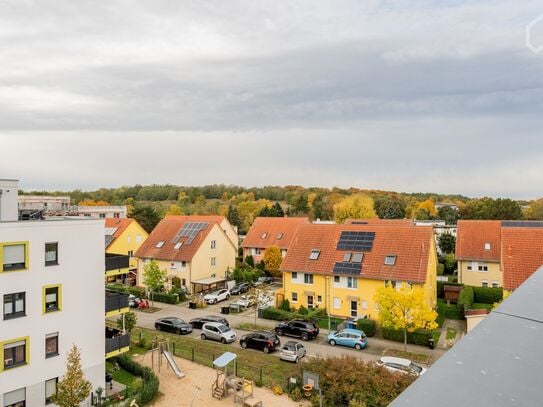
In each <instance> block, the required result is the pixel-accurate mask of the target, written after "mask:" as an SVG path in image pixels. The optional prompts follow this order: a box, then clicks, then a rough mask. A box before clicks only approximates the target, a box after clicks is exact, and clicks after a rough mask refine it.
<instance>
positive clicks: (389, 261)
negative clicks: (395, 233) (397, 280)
mask: <svg viewBox="0 0 543 407" xmlns="http://www.w3.org/2000/svg"><path fill="white" fill-rule="evenodd" d="M385 264H386V265H387V266H393V265H394V264H396V256H395V255H388V256H385Z"/></svg>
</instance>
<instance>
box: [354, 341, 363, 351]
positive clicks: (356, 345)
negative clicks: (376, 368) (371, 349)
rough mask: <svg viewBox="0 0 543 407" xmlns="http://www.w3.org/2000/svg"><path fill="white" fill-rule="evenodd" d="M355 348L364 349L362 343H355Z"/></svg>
mask: <svg viewBox="0 0 543 407" xmlns="http://www.w3.org/2000/svg"><path fill="white" fill-rule="evenodd" d="M354 348H355V349H356V350H360V349H362V345H360V344H359V343H357V344H355V345H354Z"/></svg>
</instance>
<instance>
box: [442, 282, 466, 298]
mask: <svg viewBox="0 0 543 407" xmlns="http://www.w3.org/2000/svg"><path fill="white" fill-rule="evenodd" d="M446 285H454V286H463V285H464V284H460V283H454V282H445V281H438V282H437V283H436V289H437V298H445V290H444V288H443V287H444V286H446Z"/></svg>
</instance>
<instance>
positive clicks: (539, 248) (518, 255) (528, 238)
mask: <svg viewBox="0 0 543 407" xmlns="http://www.w3.org/2000/svg"><path fill="white" fill-rule="evenodd" d="M501 236H502V239H501V240H502V245H501V260H502V270H503V287H504V288H505V289H506V290H514V289H515V288H517V287H518V286H519V285H521V284H522V283H523V282H524V281H525V280H526V279H527V278H528V277H530V276H531V275H532V274H533V273H534V272H535V271H536V270H537V269H538V268H539V267H541V266H543V228H536V227H502V233H501Z"/></svg>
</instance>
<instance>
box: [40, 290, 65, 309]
mask: <svg viewBox="0 0 543 407" xmlns="http://www.w3.org/2000/svg"><path fill="white" fill-rule="evenodd" d="M61 308H62V306H61V286H60V285H53V286H46V287H43V313H44V314H45V313H48V312H55V311H60V310H61Z"/></svg>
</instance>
